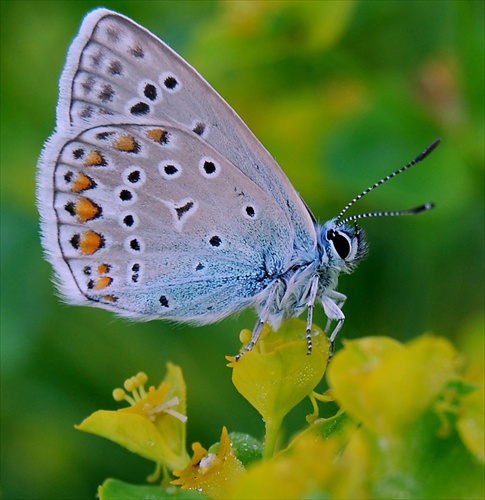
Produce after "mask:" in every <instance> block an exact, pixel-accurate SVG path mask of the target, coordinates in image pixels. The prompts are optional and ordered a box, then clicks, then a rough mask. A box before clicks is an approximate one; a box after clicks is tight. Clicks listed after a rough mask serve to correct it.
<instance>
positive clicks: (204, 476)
mask: <svg viewBox="0 0 485 500" xmlns="http://www.w3.org/2000/svg"><path fill="white" fill-rule="evenodd" d="M192 450H193V452H194V455H193V457H192V460H191V461H190V463H189V465H188V466H187V467H186V468H185V469H183V470H174V471H173V473H174V475H176V476H178V479H175V480H173V481H172V484H175V485H181V486H182V489H183V490H188V489H191V490H197V491H200V492H202V493H203V494H204V495H206V496H208V497H209V498H216V499H217V498H232V497H231V493H232V485H233V484H234V481H236V480H237V479H239V478H240V477H241V476H243V475H244V473H245V470H244V466H243V464H242V463H241V462H240V461H239V460H238V459H237V458H236V456H235V455H234V452H233V449H232V445H231V441H230V439H229V435H228V433H227V429H226V428H225V427H223V429H222V434H221V440H220V443H219V449H218V451H217V453H209V452H208V451H207V450H206V449H205V448H203V447H202V446H201V444H200V443H194V444H193V445H192Z"/></svg>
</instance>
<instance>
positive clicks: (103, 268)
mask: <svg viewBox="0 0 485 500" xmlns="http://www.w3.org/2000/svg"><path fill="white" fill-rule="evenodd" d="M109 268H110V266H109V264H100V265H99V266H98V273H99V274H106V273H107V272H109Z"/></svg>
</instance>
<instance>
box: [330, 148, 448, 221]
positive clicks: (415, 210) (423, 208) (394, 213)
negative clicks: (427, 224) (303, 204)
mask: <svg viewBox="0 0 485 500" xmlns="http://www.w3.org/2000/svg"><path fill="white" fill-rule="evenodd" d="M440 142H441V139H436V140H435V141H433V142H432V143H431V144H430V145H429V146H428V147H427V148H426V149H425V150H424V151H423V152H422V153H421V154H419V155H418V156H417V157H416V158H415V159H414V160H412V161H410V162H409V163H408V164H407V165H404V166H403V167H401V168H400V169H399V170H396V171H395V172H393V173H392V174H389V175H386V177H383V178H382V179H380V180H379V181H377V182H376V183H375V184H373V185H372V186H370V187H368V188H367V189H365V190H364V191H362V193H360V194H359V195H357V196H356V197H355V198H353V199H352V200H351V201H350V202H349V203H347V205H345V207H344V208H343V209H342V211H341V212H340V213H339V214H338V215H337V218H336V222H337V226H341V225H342V224H345V223H346V222H349V221H356V220H357V219H363V218H365V217H393V216H400V215H414V214H418V213H420V212H424V211H426V210H430V209H432V208H433V207H434V204H433V203H425V204H424V205H420V206H419V207H415V208H410V209H408V210H393V211H381V212H368V213H363V214H357V215H352V216H351V217H347V218H346V219H343V220H341V219H342V216H343V215H344V214H345V212H347V210H348V209H349V208H350V207H351V206H352V205H353V204H354V203H355V202H356V201H358V200H360V199H361V198H362V197H364V196H365V195H366V194H368V193H370V192H371V191H372V190H373V189H375V188H376V187H378V186H380V185H381V184H384V183H385V182H387V181H388V180H389V179H392V178H393V177H396V176H397V175H399V174H401V173H402V172H404V171H405V170H408V169H409V168H411V167H412V166H413V165H416V163H419V162H420V161H422V160H424V159H425V158H426V157H427V156H428V155H429V154H430V153H431V152H432V151H433V150H434V149H435V148H436V147H437V146H438V144H439V143H440Z"/></svg>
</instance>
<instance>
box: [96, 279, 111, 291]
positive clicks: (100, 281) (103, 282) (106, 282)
mask: <svg viewBox="0 0 485 500" xmlns="http://www.w3.org/2000/svg"><path fill="white" fill-rule="evenodd" d="M112 281H113V278H110V277H109V276H101V278H99V279H98V281H96V284H95V285H94V289H95V290H102V289H103V288H106V287H107V286H108V285H110V284H111V283H112Z"/></svg>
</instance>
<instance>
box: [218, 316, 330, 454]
mask: <svg viewBox="0 0 485 500" xmlns="http://www.w3.org/2000/svg"><path fill="white" fill-rule="evenodd" d="M305 329H306V323H305V322H303V321H301V320H292V321H288V322H286V323H285V324H284V325H283V326H282V327H281V328H280V329H279V330H278V331H277V332H272V331H271V329H270V328H269V327H268V326H265V328H264V330H263V335H262V338H261V340H260V341H259V342H258V343H257V344H256V346H255V347H254V348H253V350H252V351H250V352H248V353H245V354H244V356H242V357H241V358H239V359H238V360H237V361H236V360H235V358H227V359H228V360H229V361H230V363H229V365H228V366H229V367H231V368H232V370H233V371H232V382H233V384H234V385H235V387H236V389H237V390H238V391H239V392H240V393H241V394H242V396H244V397H245V398H246V399H247V400H248V401H249V402H250V403H251V405H253V406H254V407H255V408H256V410H258V412H259V413H260V414H261V415H262V417H263V419H264V422H265V425H266V440H265V457H266V458H268V457H270V456H271V455H272V454H273V451H274V447H275V442H276V437H277V433H278V431H279V428H280V426H281V423H282V421H283V418H284V417H285V416H286V414H287V413H288V412H289V411H290V410H291V409H292V408H294V407H295V406H296V405H297V404H298V403H299V402H300V401H301V400H302V399H304V398H305V397H306V396H308V395H309V394H311V392H312V391H313V389H314V388H315V387H316V385H317V384H318V383H319V382H320V380H321V379H322V377H323V374H324V373H325V368H326V366H327V359H328V341H327V337H326V336H325V334H324V333H323V332H322V331H321V330H320V329H318V328H316V327H313V332H312V339H313V351H312V353H311V355H308V353H307V343H306V339H305V336H304V332H305ZM241 333H242V335H244V334H245V333H246V332H245V331H243V332H241Z"/></svg>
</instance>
